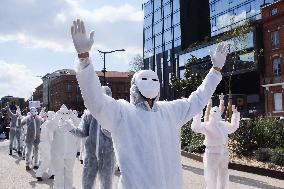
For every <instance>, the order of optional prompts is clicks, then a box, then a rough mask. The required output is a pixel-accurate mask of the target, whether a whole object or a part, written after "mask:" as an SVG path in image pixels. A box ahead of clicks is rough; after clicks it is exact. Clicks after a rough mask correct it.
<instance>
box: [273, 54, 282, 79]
mask: <svg viewBox="0 0 284 189" xmlns="http://www.w3.org/2000/svg"><path fill="white" fill-rule="evenodd" d="M272 66H273V74H274V75H275V76H280V74H281V60H280V57H275V58H273V60H272Z"/></svg>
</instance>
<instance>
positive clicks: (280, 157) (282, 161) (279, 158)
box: [271, 152, 284, 166]
mask: <svg viewBox="0 0 284 189" xmlns="http://www.w3.org/2000/svg"><path fill="white" fill-rule="evenodd" d="M271 162H272V163H274V164H276V165H280V166H284V154H283V153H278V152H273V154H272V156H271Z"/></svg>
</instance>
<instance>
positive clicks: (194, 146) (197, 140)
mask: <svg viewBox="0 0 284 189" xmlns="http://www.w3.org/2000/svg"><path fill="white" fill-rule="evenodd" d="M204 139H205V136H204V135H203V134H199V133H192V138H191V141H190V145H189V148H188V151H189V152H195V153H204V152H205V145H203V141H204Z"/></svg>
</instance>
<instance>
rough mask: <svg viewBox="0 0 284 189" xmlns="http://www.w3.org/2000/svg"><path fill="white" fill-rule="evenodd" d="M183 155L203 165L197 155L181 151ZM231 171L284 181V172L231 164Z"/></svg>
mask: <svg viewBox="0 0 284 189" xmlns="http://www.w3.org/2000/svg"><path fill="white" fill-rule="evenodd" d="M181 155H182V156H184V157H187V158H190V159H192V160H195V161H198V162H201V163H202V162H203V158H202V157H201V156H199V155H196V154H192V153H188V152H185V151H181ZM229 169H232V170H236V171H242V172H247V173H252V174H257V175H261V176H267V177H271V178H275V179H280V180H284V172H281V171H276V170H270V169H264V168H260V167H253V166H249V165H242V164H238V163H231V162H230V163H229Z"/></svg>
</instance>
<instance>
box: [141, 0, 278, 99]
mask: <svg viewBox="0 0 284 189" xmlns="http://www.w3.org/2000/svg"><path fill="white" fill-rule="evenodd" d="M185 2H186V3H185ZM272 2H274V0H190V1H188V0H149V1H148V2H146V3H144V4H143V10H144V33H143V34H144V36H143V57H144V67H145V69H151V70H154V71H156V72H157V73H158V76H159V78H160V81H161V97H162V99H172V98H174V95H173V90H171V89H170V86H169V84H170V77H171V74H172V73H175V74H176V75H178V76H180V77H183V73H184V70H183V69H184V64H185V63H186V62H187V60H188V58H189V57H190V56H191V55H195V56H196V57H198V58H204V57H206V56H208V55H209V53H208V49H214V48H215V46H216V44H211V43H210V44H209V43H208V44H207V45H206V44H205V45H202V47H193V48H188V49H186V50H184V48H182V44H183V42H184V41H185V39H186V37H191V36H186V35H193V34H192V33H191V32H187V31H190V30H191V29H193V30H194V29H195V28H196V27H200V26H202V25H204V21H203V22H202V21H201V19H204V18H205V19H208V23H209V32H208V35H206V36H208V37H213V36H217V35H218V36H219V35H222V33H223V32H225V31H228V30H230V29H232V28H233V27H236V26H240V25H242V24H243V23H244V22H245V21H246V20H248V19H250V20H259V19H261V11H260V10H261V6H263V5H266V4H269V3H272ZM181 5H182V6H181ZM185 6H188V7H185ZM207 6H208V9H206V7H207ZM197 7H201V8H202V7H203V8H204V11H207V12H208V18H207V16H202V15H204V12H203V13H202V12H201V13H199V15H200V16H198V15H197V14H195V15H191V17H193V19H194V20H196V21H195V22H192V20H191V21H187V19H192V18H190V17H186V16H184V14H187V15H190V13H191V12H195V11H196V10H198V11H199V12H200V10H202V9H197ZM185 11H187V12H185ZM196 15H197V16H196ZM187 22H189V23H190V24H191V25H190V26H189V28H187V29H186V30H184V27H185V26H183V25H182V23H187ZM186 27H188V26H186ZM183 31H186V32H183ZM200 31H202V30H200ZM255 34H256V31H255V30H254V31H250V32H249V33H248V34H247V39H246V40H245V43H246V44H245V45H243V48H248V49H250V50H251V51H250V52H248V53H247V54H244V55H241V56H240V62H239V68H240V69H242V68H245V67H243V66H242V64H241V63H242V61H243V62H251V63H253V62H255V60H256V57H255V54H254V53H253V50H254V48H255V43H256V36H255ZM203 36H204V35H203ZM203 39H204V38H202V36H201V37H200V36H199V37H196V41H200V40H201V41H203ZM228 42H229V43H230V40H228ZM191 43H192V41H191ZM186 45H187V46H190V45H191V44H188V43H187V44H186ZM234 51H235V50H234V49H233V45H232V47H231V49H230V52H234ZM209 61H210V60H209ZM255 69H257V68H256V67H255Z"/></svg>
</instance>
